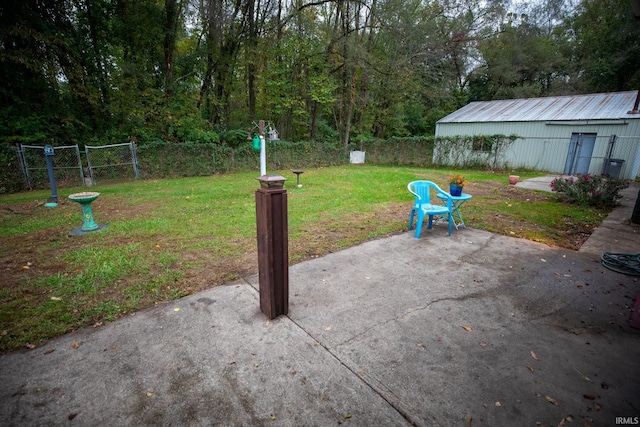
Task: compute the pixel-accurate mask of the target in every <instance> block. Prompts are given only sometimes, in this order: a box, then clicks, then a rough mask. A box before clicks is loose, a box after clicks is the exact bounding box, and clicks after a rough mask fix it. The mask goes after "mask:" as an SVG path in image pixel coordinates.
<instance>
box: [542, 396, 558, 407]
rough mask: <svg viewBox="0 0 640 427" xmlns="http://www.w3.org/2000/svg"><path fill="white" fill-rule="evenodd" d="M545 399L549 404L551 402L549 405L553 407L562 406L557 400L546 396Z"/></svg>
mask: <svg viewBox="0 0 640 427" xmlns="http://www.w3.org/2000/svg"><path fill="white" fill-rule="evenodd" d="M544 398H545V399H547V402H549V403H551V404H553V405H556V406H560V404H558V401H557V400H555V399H554V398H553V397H550V396H545V397H544Z"/></svg>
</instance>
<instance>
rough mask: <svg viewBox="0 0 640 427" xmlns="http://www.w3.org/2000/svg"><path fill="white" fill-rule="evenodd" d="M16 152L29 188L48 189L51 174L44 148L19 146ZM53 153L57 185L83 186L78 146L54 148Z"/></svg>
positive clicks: (52, 160) (52, 159)
mask: <svg viewBox="0 0 640 427" xmlns="http://www.w3.org/2000/svg"><path fill="white" fill-rule="evenodd" d="M16 152H17V154H18V163H19V164H20V169H21V170H22V174H23V177H24V180H25V184H26V186H27V188H28V189H30V190H32V189H36V188H37V189H42V188H48V187H49V174H48V171H47V160H46V157H45V154H44V146H35V145H22V144H18V145H17V146H16ZM53 152H54V155H53V156H51V163H52V165H53V175H54V177H55V180H56V185H57V186H60V187H75V186H78V185H82V184H83V183H84V179H83V176H84V175H83V172H82V160H81V158H80V149H79V148H78V145H69V146H63V147H53Z"/></svg>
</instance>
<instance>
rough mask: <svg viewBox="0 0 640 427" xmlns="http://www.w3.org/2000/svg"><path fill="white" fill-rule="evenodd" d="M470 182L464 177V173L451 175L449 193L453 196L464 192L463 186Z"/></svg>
mask: <svg viewBox="0 0 640 427" xmlns="http://www.w3.org/2000/svg"><path fill="white" fill-rule="evenodd" d="M467 184H468V181H467V180H465V179H464V176H462V175H451V176H449V194H451V195H452V196H460V195H461V194H462V187H464V186H465V185H467Z"/></svg>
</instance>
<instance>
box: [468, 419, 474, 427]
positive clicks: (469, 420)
mask: <svg viewBox="0 0 640 427" xmlns="http://www.w3.org/2000/svg"><path fill="white" fill-rule="evenodd" d="M472 424H473V417H469V418H467V426H468V427H471V425H472Z"/></svg>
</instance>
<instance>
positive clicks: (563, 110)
mask: <svg viewBox="0 0 640 427" xmlns="http://www.w3.org/2000/svg"><path fill="white" fill-rule="evenodd" d="M639 100H640V93H639V91H629V92H616V93H596V94H588V95H571V96H552V97H545V98H529V99H508V100H499V101H482V102H472V103H470V104H468V105H466V106H464V107H462V108H461V109H459V110H457V111H454V112H453V113H451V114H449V115H448V116H446V117H444V118H442V119H440V120H439V121H438V122H437V123H436V136H457V135H496V134H502V135H514V134H515V135H518V139H517V140H516V141H515V142H514V143H513V145H511V146H510V147H509V149H508V150H507V152H506V153H505V155H504V159H503V163H504V164H503V165H502V166H503V167H506V168H528V169H537V170H544V171H549V172H554V173H564V174H584V173H590V174H600V173H609V174H610V175H616V176H620V177H624V178H629V179H634V178H636V177H637V176H638V175H639V172H640V112H638V101H639Z"/></svg>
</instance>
